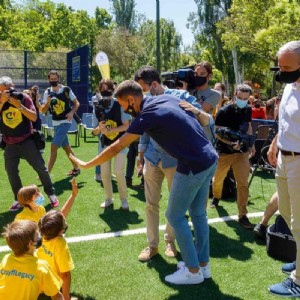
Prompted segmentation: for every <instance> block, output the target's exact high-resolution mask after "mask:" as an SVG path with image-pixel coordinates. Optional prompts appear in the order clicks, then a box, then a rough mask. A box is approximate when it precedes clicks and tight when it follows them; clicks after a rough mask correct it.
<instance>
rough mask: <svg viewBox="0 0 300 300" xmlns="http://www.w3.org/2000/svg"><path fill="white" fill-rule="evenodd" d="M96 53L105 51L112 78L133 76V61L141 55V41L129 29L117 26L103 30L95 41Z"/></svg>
mask: <svg viewBox="0 0 300 300" xmlns="http://www.w3.org/2000/svg"><path fill="white" fill-rule="evenodd" d="M95 49H96V51H95V52H96V53H97V52H99V51H103V52H105V53H106V54H107V56H108V57H109V61H110V68H111V78H112V79H114V80H117V81H121V80H124V79H129V78H132V75H133V73H134V72H135V70H134V69H133V63H134V61H135V60H136V58H137V57H138V55H139V51H140V49H141V41H140V39H139V37H138V36H135V35H133V34H131V33H130V32H129V31H128V30H126V29H124V28H123V29H122V28H118V27H115V28H113V29H108V30H107V29H106V30H101V32H100V33H99V35H98V36H97V38H96V42H95Z"/></svg>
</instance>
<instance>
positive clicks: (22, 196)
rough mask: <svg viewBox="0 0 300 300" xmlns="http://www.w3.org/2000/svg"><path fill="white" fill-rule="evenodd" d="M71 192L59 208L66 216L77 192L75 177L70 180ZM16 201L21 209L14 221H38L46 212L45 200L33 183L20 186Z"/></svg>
mask: <svg viewBox="0 0 300 300" xmlns="http://www.w3.org/2000/svg"><path fill="white" fill-rule="evenodd" d="M71 184H72V193H71V195H70V196H69V198H68V200H67V201H66V203H65V205H64V206H63V208H62V209H61V213H62V214H63V215H64V216H65V217H67V215H68V214H69V212H70V210H71V208H72V206H73V203H74V200H75V198H76V196H77V194H78V186H77V184H76V181H75V178H74V177H73V178H72V180H71ZM18 202H19V204H20V206H21V207H23V210H22V211H21V212H20V213H19V214H17V215H16V217H15V221H17V220H31V221H34V222H35V223H38V221H39V220H40V218H42V217H43V216H44V215H45V214H46V210H45V208H44V206H43V204H44V202H45V198H44V196H43V195H42V194H41V192H40V191H39V189H38V187H37V186H36V185H34V184H32V185H28V186H24V187H22V188H21V189H20V190H19V192H18Z"/></svg>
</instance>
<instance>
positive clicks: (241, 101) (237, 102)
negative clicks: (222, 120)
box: [235, 98, 248, 109]
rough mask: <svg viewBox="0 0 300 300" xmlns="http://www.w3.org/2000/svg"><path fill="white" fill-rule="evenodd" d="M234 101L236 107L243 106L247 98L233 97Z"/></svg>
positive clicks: (245, 104)
mask: <svg viewBox="0 0 300 300" xmlns="http://www.w3.org/2000/svg"><path fill="white" fill-rule="evenodd" d="M235 103H236V106H237V107H238V108H241V109H242V108H244V107H246V106H247V104H248V101H247V100H241V99H238V98H235Z"/></svg>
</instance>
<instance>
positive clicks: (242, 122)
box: [210, 84, 255, 229]
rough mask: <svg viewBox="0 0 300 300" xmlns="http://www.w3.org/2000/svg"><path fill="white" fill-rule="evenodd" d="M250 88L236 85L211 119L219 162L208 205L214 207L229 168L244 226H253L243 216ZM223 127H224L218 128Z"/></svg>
mask: <svg viewBox="0 0 300 300" xmlns="http://www.w3.org/2000/svg"><path fill="white" fill-rule="evenodd" d="M251 94H252V89H251V87H250V86H248V85H246V84H240V85H237V87H236V90H235V95H234V99H233V102H232V104H229V105H226V106H224V107H222V108H221V109H220V110H219V111H218V113H217V115H216V119H215V126H216V138H217V144H216V149H217V151H218V153H219V161H218V167H217V170H216V173H215V175H214V178H213V199H212V202H211V203H210V207H212V208H214V207H218V205H219V201H220V199H221V195H222V188H223V182H224V179H225V177H226V175H227V173H228V170H229V169H230V167H231V168H232V170H233V174H234V177H235V180H236V183H237V205H238V216H239V223H240V224H241V225H242V226H243V227H244V228H246V229H253V227H254V225H253V224H251V223H250V221H249V219H248V217H247V204H248V196H249V188H248V177H249V174H250V163H249V156H252V155H254V153H255V148H254V145H253V143H254V138H253V136H252V127H251V107H249V106H248V105H247V102H248V98H249V97H250V95H251ZM223 127H226V129H222V128H223Z"/></svg>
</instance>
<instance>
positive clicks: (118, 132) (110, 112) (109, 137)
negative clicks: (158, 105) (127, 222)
mask: <svg viewBox="0 0 300 300" xmlns="http://www.w3.org/2000/svg"><path fill="white" fill-rule="evenodd" d="M113 93H114V82H113V81H112V80H108V79H103V80H101V81H100V82H99V93H97V94H96V96H94V97H93V107H94V110H93V113H94V120H97V121H98V125H97V126H96V127H95V128H94V130H93V134H94V135H100V136H99V153H100V152H102V151H103V150H104V149H105V148H107V147H108V146H110V145H111V144H112V143H114V142H115V141H116V140H117V139H119V138H120V137H121V136H122V135H123V134H124V132H125V131H126V130H127V128H128V126H129V120H130V119H131V117H130V115H128V114H125V112H124V110H123V108H122V107H121V106H120V104H119V103H118V102H117V101H116V100H115V99H114V98H113ZM127 152H128V148H127V147H126V148H124V149H123V150H122V151H121V152H120V153H118V154H117V155H116V156H115V157H114V174H115V175H116V179H117V183H118V192H119V196H120V200H121V208H122V209H124V210H128V209H129V206H128V193H127V186H126V179H125V163H126V156H127ZM101 176H102V183H103V187H104V193H105V200H104V202H103V203H102V204H101V207H102V208H106V207H108V206H110V205H112V204H113V189H112V183H111V159H110V160H108V161H106V162H105V163H104V164H102V165H101Z"/></svg>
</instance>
